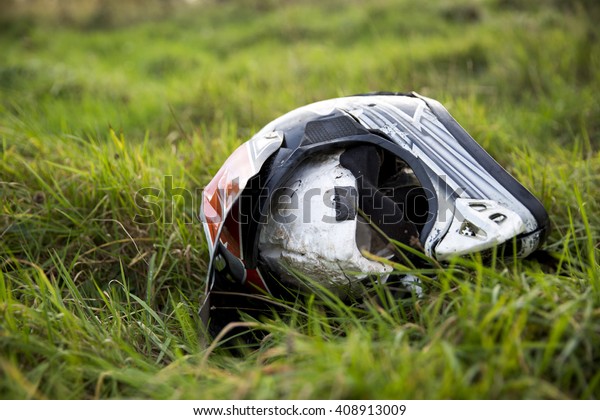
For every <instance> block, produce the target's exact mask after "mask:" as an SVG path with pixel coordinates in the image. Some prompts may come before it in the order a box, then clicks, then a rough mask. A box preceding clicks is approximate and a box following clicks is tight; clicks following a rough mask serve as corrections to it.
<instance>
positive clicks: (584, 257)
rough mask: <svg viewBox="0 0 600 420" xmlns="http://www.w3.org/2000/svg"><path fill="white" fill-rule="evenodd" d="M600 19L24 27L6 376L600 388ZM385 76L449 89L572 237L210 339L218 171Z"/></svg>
mask: <svg viewBox="0 0 600 420" xmlns="http://www.w3.org/2000/svg"><path fill="white" fill-rule="evenodd" d="M597 17H598V8H597V6H596V5H595V3H594V2H591V1H590V2H579V3H575V4H574V5H571V3H569V2H562V1H560V0H554V1H551V0H548V1H542V0H539V1H536V2H527V6H524V5H521V2H514V1H509V0H496V1H492V0H487V1H486V0H480V1H476V0H469V1H466V0H465V1H460V2H450V1H444V2H428V3H427V5H424V4H417V3H414V2H409V1H403V0H400V1H392V0H377V1H374V2H368V3H366V4H365V3H364V2H358V1H341V0H336V1H332V2H316V1H311V0H304V1H301V2H283V1H281V2H278V1H269V2H255V1H242V0H238V1H228V2H219V4H217V3H214V4H213V3H212V2H205V3H203V4H202V5H201V6H200V7H198V8H196V9H192V10H191V11H187V12H186V13H182V14H179V13H175V14H174V15H171V16H169V17H165V18H164V19H160V20H157V19H154V20H152V21H138V22H134V23H131V24H127V25H123V24H119V25H109V26H100V27H98V26H97V25H96V24H94V25H87V24H86V23H85V22H83V23H77V22H74V23H73V22H71V24H70V25H68V26H64V25H63V26H61V25H57V24H56V23H51V22H50V23H49V22H45V23H44V22H38V23H36V24H32V23H31V21H29V20H25V21H22V20H11V21H9V22H7V23H5V24H4V25H3V26H2V29H0V31H1V32H0V50H2V52H3V58H2V60H1V62H0V150H1V154H0V176H1V178H0V197H1V209H0V371H2V374H1V375H0V396H2V397H3V398H85V399H87V398H209V399H210V398H309V399H310V398H359V399H360V398H391V399H396V398H400V399H414V398H467V399H471V398H517V399H519V398H576V399H588V398H598V397H600V369H599V367H600V266H599V262H598V259H599V257H600V253H599V244H600V203H599V202H598V197H600V187H599V186H600V182H599V181H600V153H599V148H600V143H599V139H600V124H599V123H598V121H600V99H598V95H597V92H598V91H600V73H599V72H598V71H597V69H598V68H600V43H598V42H597V40H598V37H599V36H600V33H599V32H598V29H597V25H595V21H596V18H597ZM378 90H388V91H389V90H395V91H410V90H416V91H418V92H420V93H423V94H425V95H428V96H431V97H434V98H436V99H438V100H440V101H441V102H442V103H444V104H445V105H446V106H447V108H448V109H449V110H450V112H451V113H452V114H453V115H454V116H455V118H457V120H458V121H459V122H460V123H461V124H462V125H463V126H464V127H465V128H466V129H467V130H468V131H469V132H470V133H471V134H472V135H473V136H474V137H475V138H476V139H477V140H478V141H479V142H480V143H481V144H482V145H483V146H484V147H485V148H486V149H487V150H488V151H489V152H490V153H491V154H492V155H493V156H494V157H495V158H496V159H497V160H498V161H499V162H500V163H501V164H502V165H504V166H505V167H506V168H507V169H508V170H509V171H510V172H511V173H513V174H514V175H515V176H516V177H517V178H518V179H519V180H520V181H521V182H522V183H523V184H524V185H525V186H527V187H528V188H529V189H530V190H531V191H533V192H534V193H535V194H536V195H537V196H538V197H539V198H540V199H541V200H542V202H543V203H544V205H545V206H546V208H547V210H548V212H549V213H550V216H551V223H552V232H551V235H550V237H549V239H548V241H547V243H546V244H545V249H546V251H547V254H548V255H549V256H550V257H549V258H547V259H546V260H543V259H539V258H538V259H535V258H533V259H527V260H522V261H521V260H508V261H500V260H495V259H493V260H492V261H491V262H489V263H484V262H483V261H482V259H481V257H480V256H478V255H474V256H470V257H465V258H461V259H456V260H455V261H452V262H451V263H450V264H449V265H447V266H445V267H442V268H438V269H435V270H434V272H419V273H417V274H418V275H419V276H420V277H421V279H422V281H423V283H424V289H425V293H424V296H423V297H422V298H421V299H404V300H398V301H391V302H388V303H387V304H376V303H375V302H367V303H366V304H364V305H350V306H348V305H344V304H342V303H341V302H339V301H338V300H337V299H335V297H333V296H330V295H328V294H327V293H323V292H321V293H316V295H315V296H312V297H310V296H309V297H306V298H305V300H304V301H302V302H299V303H294V302H292V303H284V304H285V305H287V306H288V308H289V310H288V311H287V313H288V315H287V316H278V315H276V314H274V315H273V316H272V317H270V318H265V319H251V318H249V317H246V318H244V322H245V323H246V324H245V325H247V326H249V327H250V328H252V329H255V330H256V331H261V332H263V333H264V335H265V338H264V339H263V340H262V341H261V342H260V343H259V344H258V346H257V347H245V348H244V347H242V348H240V349H238V352H240V353H241V355H242V356H241V357H240V356H237V357H236V356H233V355H231V354H230V353H229V352H228V351H227V350H226V349H225V347H226V346H227V345H228V343H220V342H216V343H213V345H211V346H210V347H209V348H206V347H205V346H203V344H202V342H201V340H200V339H199V334H198V331H199V323H200V321H199V319H198V316H197V309H198V305H199V302H200V300H201V297H202V293H203V290H204V276H205V273H206V268H207V267H206V264H207V249H206V245H205V242H204V238H203V232H202V227H201V225H200V223H199V222H198V220H197V218H196V214H197V211H198V207H199V201H198V197H199V193H200V191H201V188H202V187H203V186H204V185H205V184H206V183H207V182H208V181H209V180H210V178H211V176H212V175H213V174H214V173H215V172H216V171H217V170H218V168H219V167H220V165H221V163H222V162H223V161H224V160H225V158H226V157H227V156H228V154H229V153H230V152H231V151H232V150H233V149H234V148H235V147H236V146H237V145H239V144H240V143H241V142H243V141H244V140H246V139H247V138H248V137H249V136H250V135H251V134H252V133H253V132H254V131H256V130H257V129H258V128H260V127H261V126H262V125H264V124H266V123H267V122H269V121H270V120H272V119H273V118H275V117H277V116H279V115H280V114H282V113H284V112H286V111H288V110H291V109H293V108H295V107H297V106H300V105H304V104H306V103H309V102H312V101H315V100H320V99H326V98H329V97H334V96H339V95H347V94H353V93H360V92H368V91H378ZM170 186H172V187H173V188H171V187H170ZM143 188H153V189H154V190H152V191H155V193H154V194H153V199H154V201H152V202H151V203H141V202H140V201H139V199H140V197H139V196H138V195H136V192H138V191H140V190H141V189H143ZM177 188H179V189H181V190H182V189H185V190H186V191H189V192H190V193H189V194H185V195H184V196H183V197H181V196H178V194H177V193H178V192H181V190H180V191H178V190H176V189H177ZM140 204H144V208H145V210H148V209H152V210H153V211H154V214H153V216H157V217H153V218H150V217H141V218H140V211H141V209H140V207H139V205H140ZM142 210H144V209H142ZM142 213H144V214H142V216H144V215H145V216H148V214H147V212H142ZM136 215H137V218H136Z"/></svg>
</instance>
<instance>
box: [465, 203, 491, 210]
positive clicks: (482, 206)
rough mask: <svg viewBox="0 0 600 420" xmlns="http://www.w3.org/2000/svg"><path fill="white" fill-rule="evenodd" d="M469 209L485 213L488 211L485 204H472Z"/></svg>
mask: <svg viewBox="0 0 600 420" xmlns="http://www.w3.org/2000/svg"><path fill="white" fill-rule="evenodd" d="M469 207H471V208H472V209H473V210H475V211H484V210H486V209H487V206H486V205H485V204H483V203H470V204H469Z"/></svg>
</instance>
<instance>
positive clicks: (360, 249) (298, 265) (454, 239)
mask: <svg viewBox="0 0 600 420" xmlns="http://www.w3.org/2000/svg"><path fill="white" fill-rule="evenodd" d="M200 218H201V220H202V222H203V226H204V229H205V234H206V238H207V242H208V248H209V252H210V262H209V269H208V275H207V282H206V294H205V296H206V297H205V299H206V300H205V302H204V303H203V305H202V307H201V317H202V319H203V320H205V321H206V320H208V319H209V318H210V317H212V316H213V315H212V314H211V312H214V311H216V310H218V308H219V307H228V308H232V310H233V309H235V307H236V306H238V302H235V298H236V296H240V295H241V294H245V293H247V292H248V291H260V292H262V293H266V294H271V295H276V294H278V293H279V292H280V291H281V290H282V289H286V290H287V289H290V288H292V289H293V288H302V287H305V286H306V284H307V283H310V282H316V283H318V284H321V285H323V286H324V287H326V288H328V289H331V290H333V291H335V292H336V293H338V294H351V293H352V291H353V289H354V288H355V287H356V286H357V285H359V284H360V283H361V282H362V281H364V279H365V278H373V276H375V278H376V279H378V280H379V281H382V282H385V281H386V279H388V278H390V276H393V274H392V268H391V267H390V266H389V265H387V264H385V259H391V260H394V259H396V260H400V261H402V259H403V258H404V259H408V260H410V259H411V258H412V256H411V255H410V253H409V255H408V256H407V255H405V254H404V253H402V252H400V253H399V252H398V247H397V246H395V245H394V244H398V243H401V244H405V245H406V246H409V247H411V248H413V249H415V250H417V251H418V252H421V253H422V254H425V255H426V256H428V257H430V258H433V259H436V260H438V261H447V260H450V259H451V258H453V257H454V256H458V255H464V254H469V253H473V252H479V251H485V250H489V249H491V248H493V247H495V246H499V245H502V244H511V245H514V248H513V249H514V250H515V251H514V252H513V254H516V255H517V256H519V257H524V256H527V255H528V254H530V253H531V252H533V251H534V250H535V249H536V248H538V247H539V246H540V244H541V243H542V242H543V240H544V239H545V236H546V235H547V232H548V227H549V226H548V225H549V223H548V215H547V213H546V211H545V209H544V207H543V206H542V204H541V203H540V202H539V201H538V200H537V199H536V198H535V197H534V196H533V195H532V194H531V193H530V192H529V191H528V190H527V189H526V188H525V187H524V186H523V185H521V184H520V183H519V182H518V181H517V180H516V179H514V178H513V177H512V176H511V175H509V174H508V173H507V172H506V171H505V170H504V169H503V168H502V167H501V166H500V165H499V164H498V163H497V162H496V161H495V160H494V159H493V158H492V157H491V156H490V155H489V154H488V153H486V152H485V151H484V150H483V148H481V146H479V145H478V144H477V143H476V142H475V140H473V138H472V137H471V136H470V135H469V134H468V133H467V132H466V131H465V130H464V129H463V128H462V127H461V126H460V125H459V124H458V123H457V122H456V121H455V120H454V119H453V118H452V116H451V115H450V114H449V113H448V111H447V110H446V109H445V108H444V107H443V106H442V105H441V104H440V103H439V102H437V101H435V100H433V99H430V98H426V97H423V96H421V95H418V94H416V93H410V94H399V93H373V94H365V95H356V96H349V97H343V98H336V99H330V100H325V101H321V102H317V103H313V104H310V105H307V106H303V107H301V108H298V109H296V110H293V111H291V112H289V113H287V114H285V115H283V116H281V117H279V118H277V119H276V120H274V121H272V122H271V123H269V124H267V125H266V126H265V127H264V128H263V129H262V130H260V131H259V132H258V133H256V134H255V135H254V136H253V137H252V138H251V139H250V140H248V141H247V142H245V143H243V144H242V145H241V146H240V147H239V148H238V149H236V150H235V151H234V152H233V153H232V155H231V156H230V157H229V158H228V159H227V161H226V162H225V163H224V164H223V166H222V167H221V169H220V170H219V171H218V172H217V174H216V175H215V177H214V178H213V179H212V181H211V182H210V183H209V184H208V185H207V186H206V188H205V189H204V191H203V196H202V207H201V212H200ZM400 254H402V255H400ZM373 256H376V257H383V258H385V259H382V258H373ZM382 261H383V262H382ZM225 318H226V317H225Z"/></svg>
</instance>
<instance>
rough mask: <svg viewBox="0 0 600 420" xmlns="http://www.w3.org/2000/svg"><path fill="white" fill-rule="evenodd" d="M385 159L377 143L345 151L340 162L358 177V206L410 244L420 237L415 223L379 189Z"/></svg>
mask: <svg viewBox="0 0 600 420" xmlns="http://www.w3.org/2000/svg"><path fill="white" fill-rule="evenodd" d="M381 163H382V159H381V156H380V154H379V152H378V150H377V148H376V147H375V146H371V145H361V146H357V147H352V148H349V149H347V150H345V151H344V152H343V153H342V154H341V155H340V164H341V165H342V166H343V167H344V168H346V169H348V170H349V171H350V172H352V175H354V177H355V178H356V188H357V190H358V207H359V208H360V209H361V210H362V212H363V213H364V215H365V216H366V217H368V219H369V220H368V222H371V223H374V224H375V225H376V226H377V227H378V228H379V229H381V231H383V233H385V235H387V236H388V237H390V238H392V239H394V240H397V241H399V242H402V243H404V244H407V245H410V244H414V243H415V241H417V242H418V240H419V232H418V230H417V227H416V225H415V224H414V223H412V222H411V221H409V220H407V217H405V212H404V210H403V209H402V208H401V207H400V206H399V205H398V204H397V203H396V202H395V201H394V200H393V199H392V198H391V197H389V196H387V195H385V194H383V192H381V190H380V189H379V188H378V185H379V170H380V167H381Z"/></svg>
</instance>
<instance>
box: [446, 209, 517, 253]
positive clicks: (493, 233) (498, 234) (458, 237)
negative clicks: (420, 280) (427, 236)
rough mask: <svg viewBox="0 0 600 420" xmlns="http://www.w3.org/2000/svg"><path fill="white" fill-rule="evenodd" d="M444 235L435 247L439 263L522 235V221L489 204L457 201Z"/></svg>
mask: <svg viewBox="0 0 600 420" xmlns="http://www.w3.org/2000/svg"><path fill="white" fill-rule="evenodd" d="M454 209H455V210H454V215H453V216H452V222H451V223H450V227H449V229H448V232H447V233H446V235H445V236H444V237H443V238H442V240H441V241H440V242H439V243H438V244H437V246H436V247H435V256H436V258H437V259H438V260H441V261H443V260H448V259H450V258H451V257H454V256H458V255H464V254H470V253H473V252H478V251H483V250H486V249H489V248H491V247H493V246H495V245H500V244H502V243H504V242H506V241H508V240H510V239H512V238H514V237H516V236H517V235H519V234H520V233H523V232H524V231H525V223H524V222H523V219H522V218H521V217H520V216H519V215H518V214H517V213H515V212H514V211H512V210H510V209H508V208H507V207H506V206H502V205H500V204H499V203H498V202H496V201H492V200H476V199H467V198H457V199H456V201H455V202H454Z"/></svg>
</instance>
